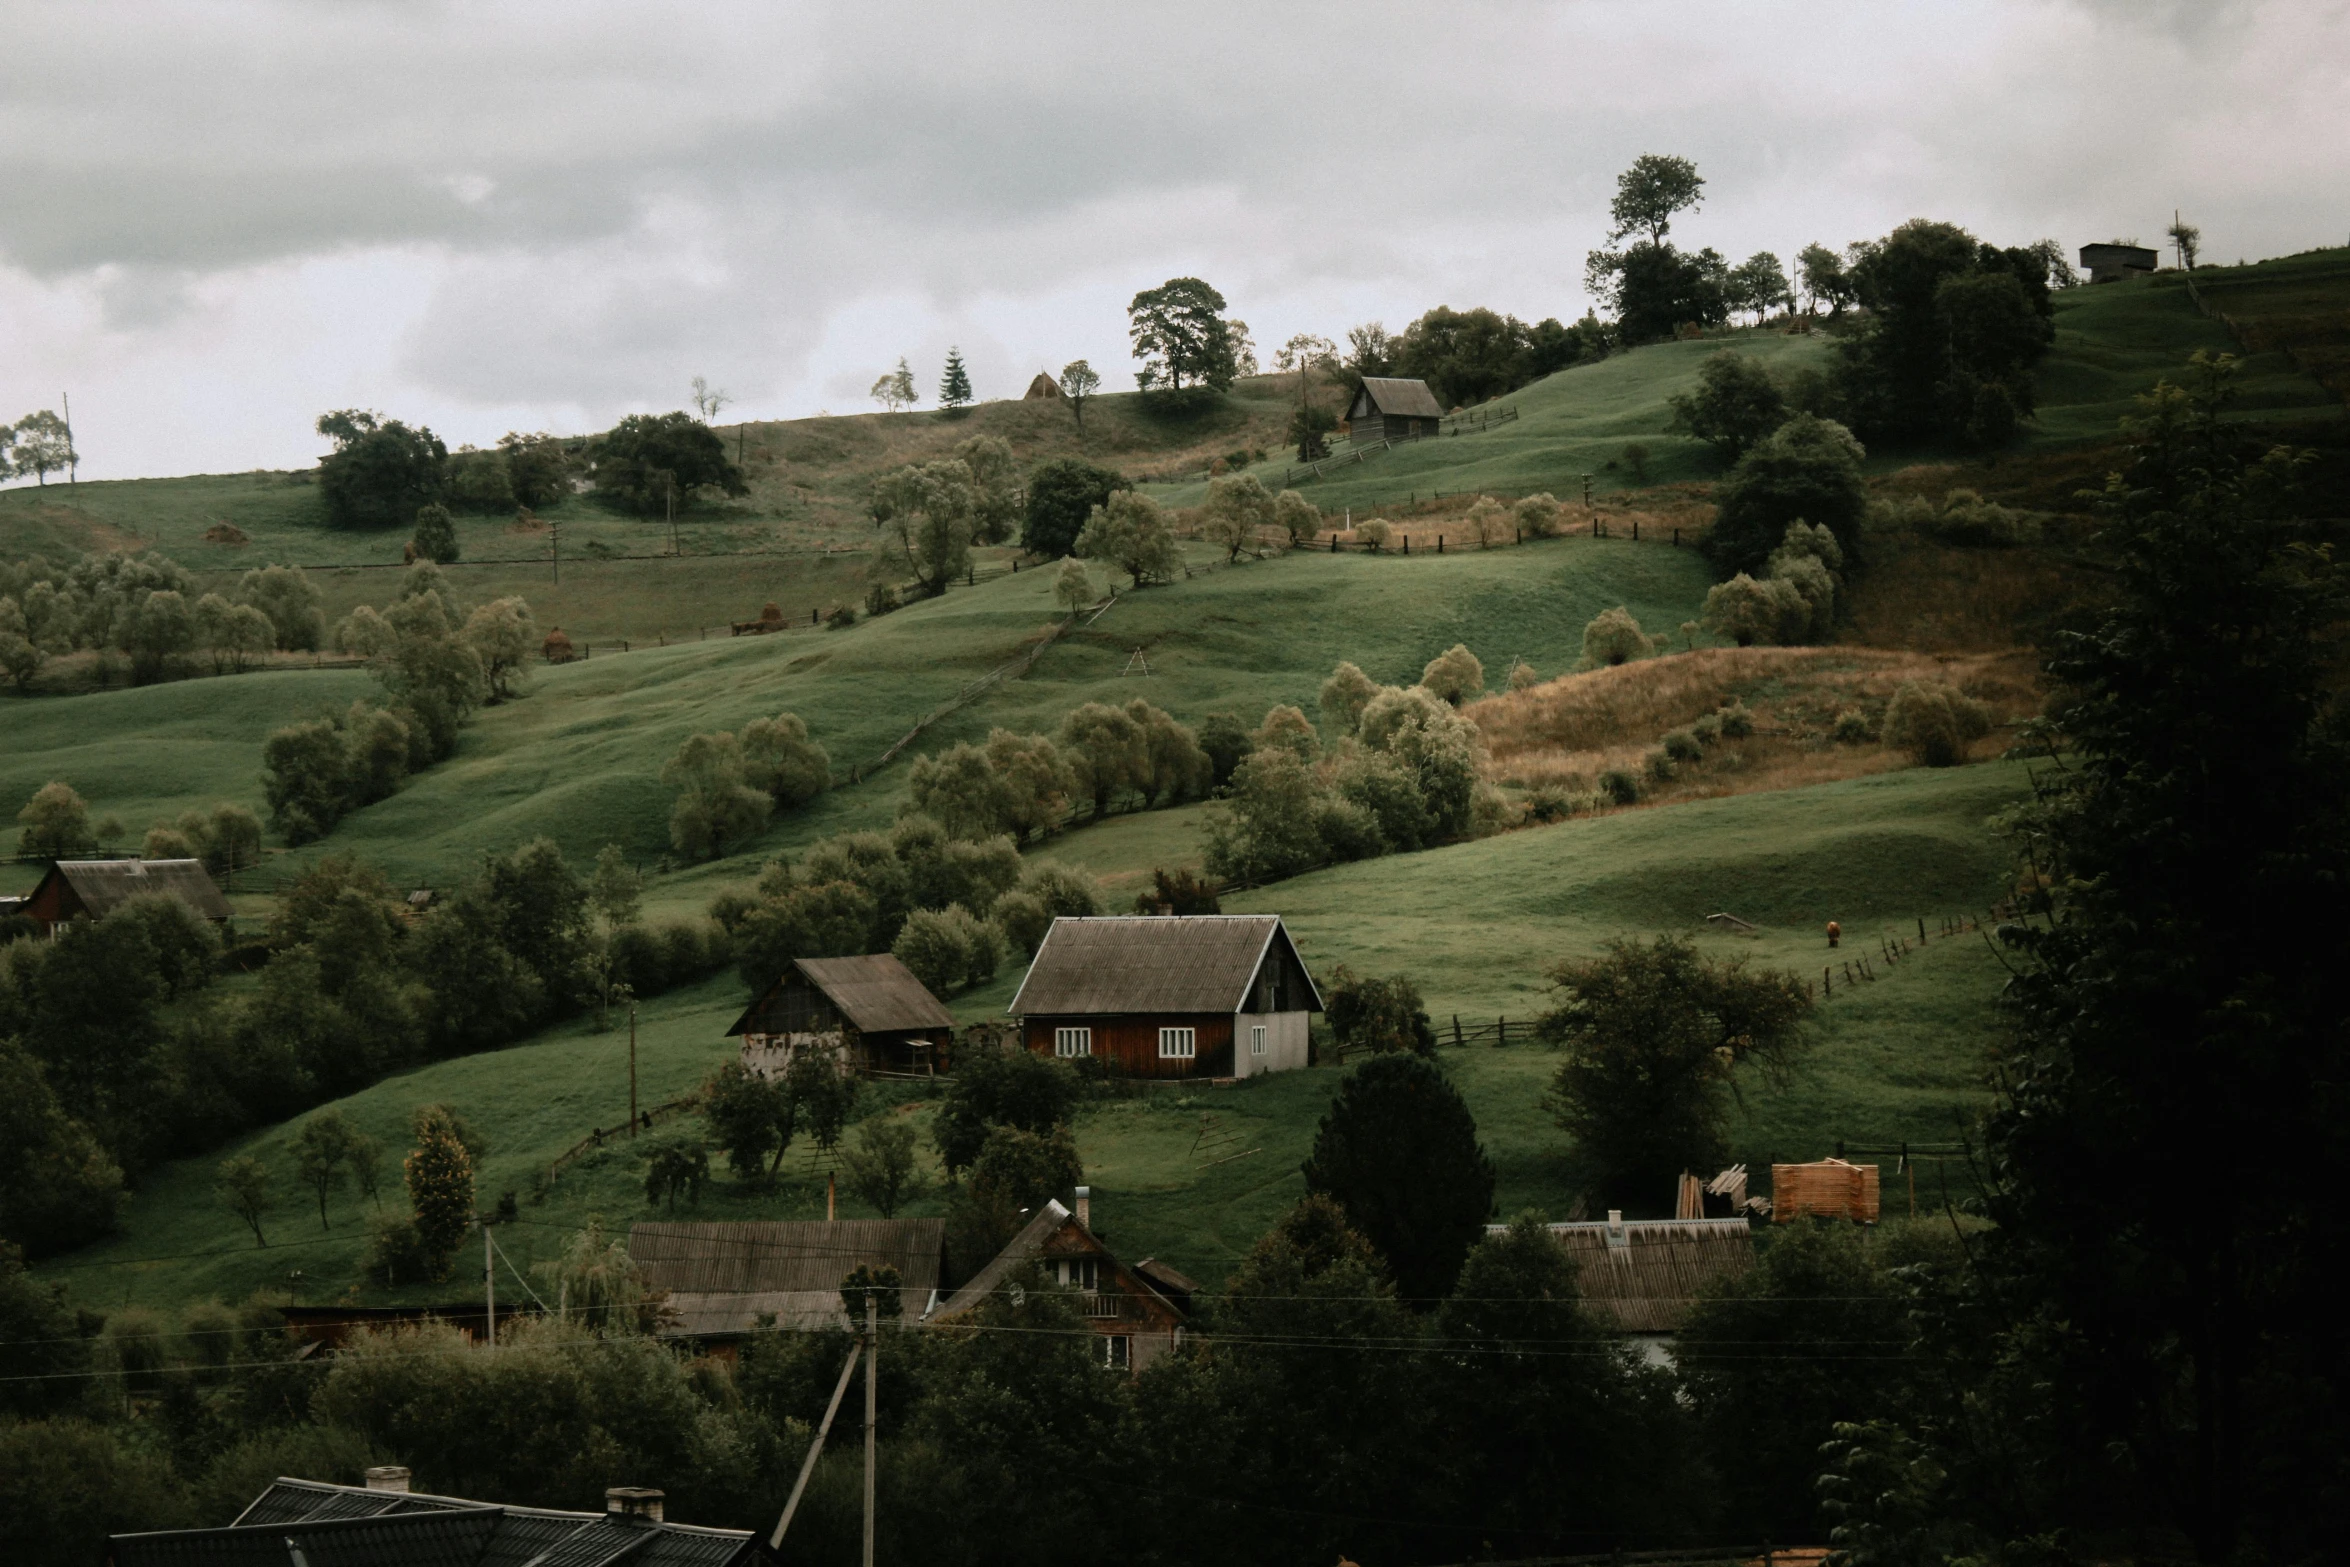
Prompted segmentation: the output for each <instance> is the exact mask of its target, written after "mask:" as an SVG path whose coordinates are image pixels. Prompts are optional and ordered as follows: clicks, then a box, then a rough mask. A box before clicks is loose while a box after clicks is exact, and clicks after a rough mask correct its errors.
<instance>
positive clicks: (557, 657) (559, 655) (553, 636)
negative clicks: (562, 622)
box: [539, 626, 579, 664]
mask: <svg viewBox="0 0 2350 1567" xmlns="http://www.w3.org/2000/svg"><path fill="white" fill-rule="evenodd" d="M539 651H540V652H541V653H542V654H544V655H545V657H546V660H547V662H548V663H550V664H568V663H570V662H571V661H572V660H573V659H574V658H577V657H578V656H579V652H578V649H576V648H574V647H573V646H572V644H571V639H570V638H569V637H567V636H565V635H564V634H563V628H562V627H561V626H557V627H555V628H554V629H552V630H550V631H549V632H548V633H547V640H546V641H545V642H544V643H543V644H541V646H540V648H539Z"/></svg>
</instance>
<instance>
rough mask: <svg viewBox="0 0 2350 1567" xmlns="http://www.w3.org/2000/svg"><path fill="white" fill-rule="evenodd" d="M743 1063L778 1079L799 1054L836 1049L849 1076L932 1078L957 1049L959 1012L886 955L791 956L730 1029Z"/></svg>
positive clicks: (904, 966)
mask: <svg viewBox="0 0 2350 1567" xmlns="http://www.w3.org/2000/svg"><path fill="white" fill-rule="evenodd" d="M726 1032H727V1033H728V1034H729V1035H730V1036H736V1035H739V1036H740V1037H741V1039H742V1042H743V1045H742V1051H743V1065H744V1066H747V1067H749V1068H750V1069H751V1070H752V1071H754V1072H758V1073H761V1074H762V1075H775V1074H780V1073H781V1072H783V1071H784V1070H785V1069H786V1068H788V1067H789V1066H790V1065H791V1060H792V1057H793V1055H794V1054H796V1053H797V1052H798V1051H800V1050H802V1049H805V1048H808V1047H811V1046H813V1047H815V1048H817V1049H823V1050H834V1051H838V1052H839V1053H840V1056H841V1064H842V1066H843V1067H844V1068H846V1069H848V1070H850V1071H856V1072H864V1073H874V1072H900V1073H919V1074H922V1075H925V1076H927V1075H930V1074H932V1073H935V1072H936V1071H937V1070H938V1067H939V1065H940V1063H941V1060H942V1059H943V1057H944V1056H945V1054H946V1050H947V1047H948V1046H949V1045H951V1044H952V1043H954V1038H955V1018H954V1014H953V1013H951V1012H949V1011H947V1009H946V1008H945V1007H943V1006H941V1005H940V1004H939V1000H938V998H937V997H936V996H934V995H932V994H931V993H930V992H929V990H928V989H927V988H925V987H924V985H923V983H922V981H920V980H918V979H916V978H915V977H914V976H913V974H911V973H910V972H908V970H907V968H906V965H904V964H903V963H900V962H899V961H898V960H897V959H896V958H894V957H892V956H890V955H889V954H888V953H886V952H877V953H873V954H871V955H870V956H867V957H861V958H794V959H793V960H792V961H791V962H790V963H788V964H786V965H784V970H783V973H782V974H781V975H779V976H777V978H776V981H775V983H774V984H772V985H769V986H768V987H767V989H766V991H765V993H763V994H762V995H761V996H760V997H759V999H758V1000H756V1001H754V1002H752V1003H751V1004H750V1005H749V1006H748V1007H746V1008H745V1009H744V1010H743V1015H742V1016H741V1017H738V1018H736V1019H735V1020H734V1026H733V1027H732V1028H730V1029H728V1030H727V1031H726Z"/></svg>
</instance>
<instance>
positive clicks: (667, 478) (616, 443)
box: [588, 410, 748, 516]
mask: <svg viewBox="0 0 2350 1567" xmlns="http://www.w3.org/2000/svg"><path fill="white" fill-rule="evenodd" d="M588 472H589V474H590V476H591V477H592V479H593V480H594V483H595V486H596V489H597V490H598V491H599V492H600V493H602V494H604V495H607V496H610V497H611V498H612V499H614V500H616V501H618V502H620V503H621V504H622V505H624V506H627V507H628V508H629V509H630V510H632V511H635V512H637V513H639V514H640V515H644V516H657V515H660V514H661V513H663V512H665V511H668V510H671V509H673V508H674V509H675V510H678V511H682V510H684V509H685V507H686V506H687V505H688V504H690V503H691V502H692V500H693V498H694V496H695V495H696V494H697V493H699V492H700V491H702V490H706V489H708V490H716V491H718V492H719V493H720V494H722V495H743V494H747V493H748V487H747V486H746V485H745V484H744V483H743V476H742V471H741V470H740V469H738V468H736V467H735V465H734V463H733V461H732V460H731V459H729V458H728V457H727V455H726V443H725V442H724V441H721V440H720V439H718V432H717V431H715V430H713V429H711V428H710V427H709V426H708V425H707V424H705V423H703V422H702V421H701V420H700V419H697V418H695V417H694V416H693V415H692V414H689V413H686V412H683V411H682V410H681V411H679V412H677V413H666V414H630V415H629V416H628V417H627V418H625V419H623V420H621V421H620V422H619V423H618V424H616V425H614V426H613V427H612V428H611V429H610V430H608V431H606V432H605V433H604V434H603V435H601V436H598V437H597V438H596V440H595V441H594V442H593V443H592V444H591V445H590V446H589V447H588Z"/></svg>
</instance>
